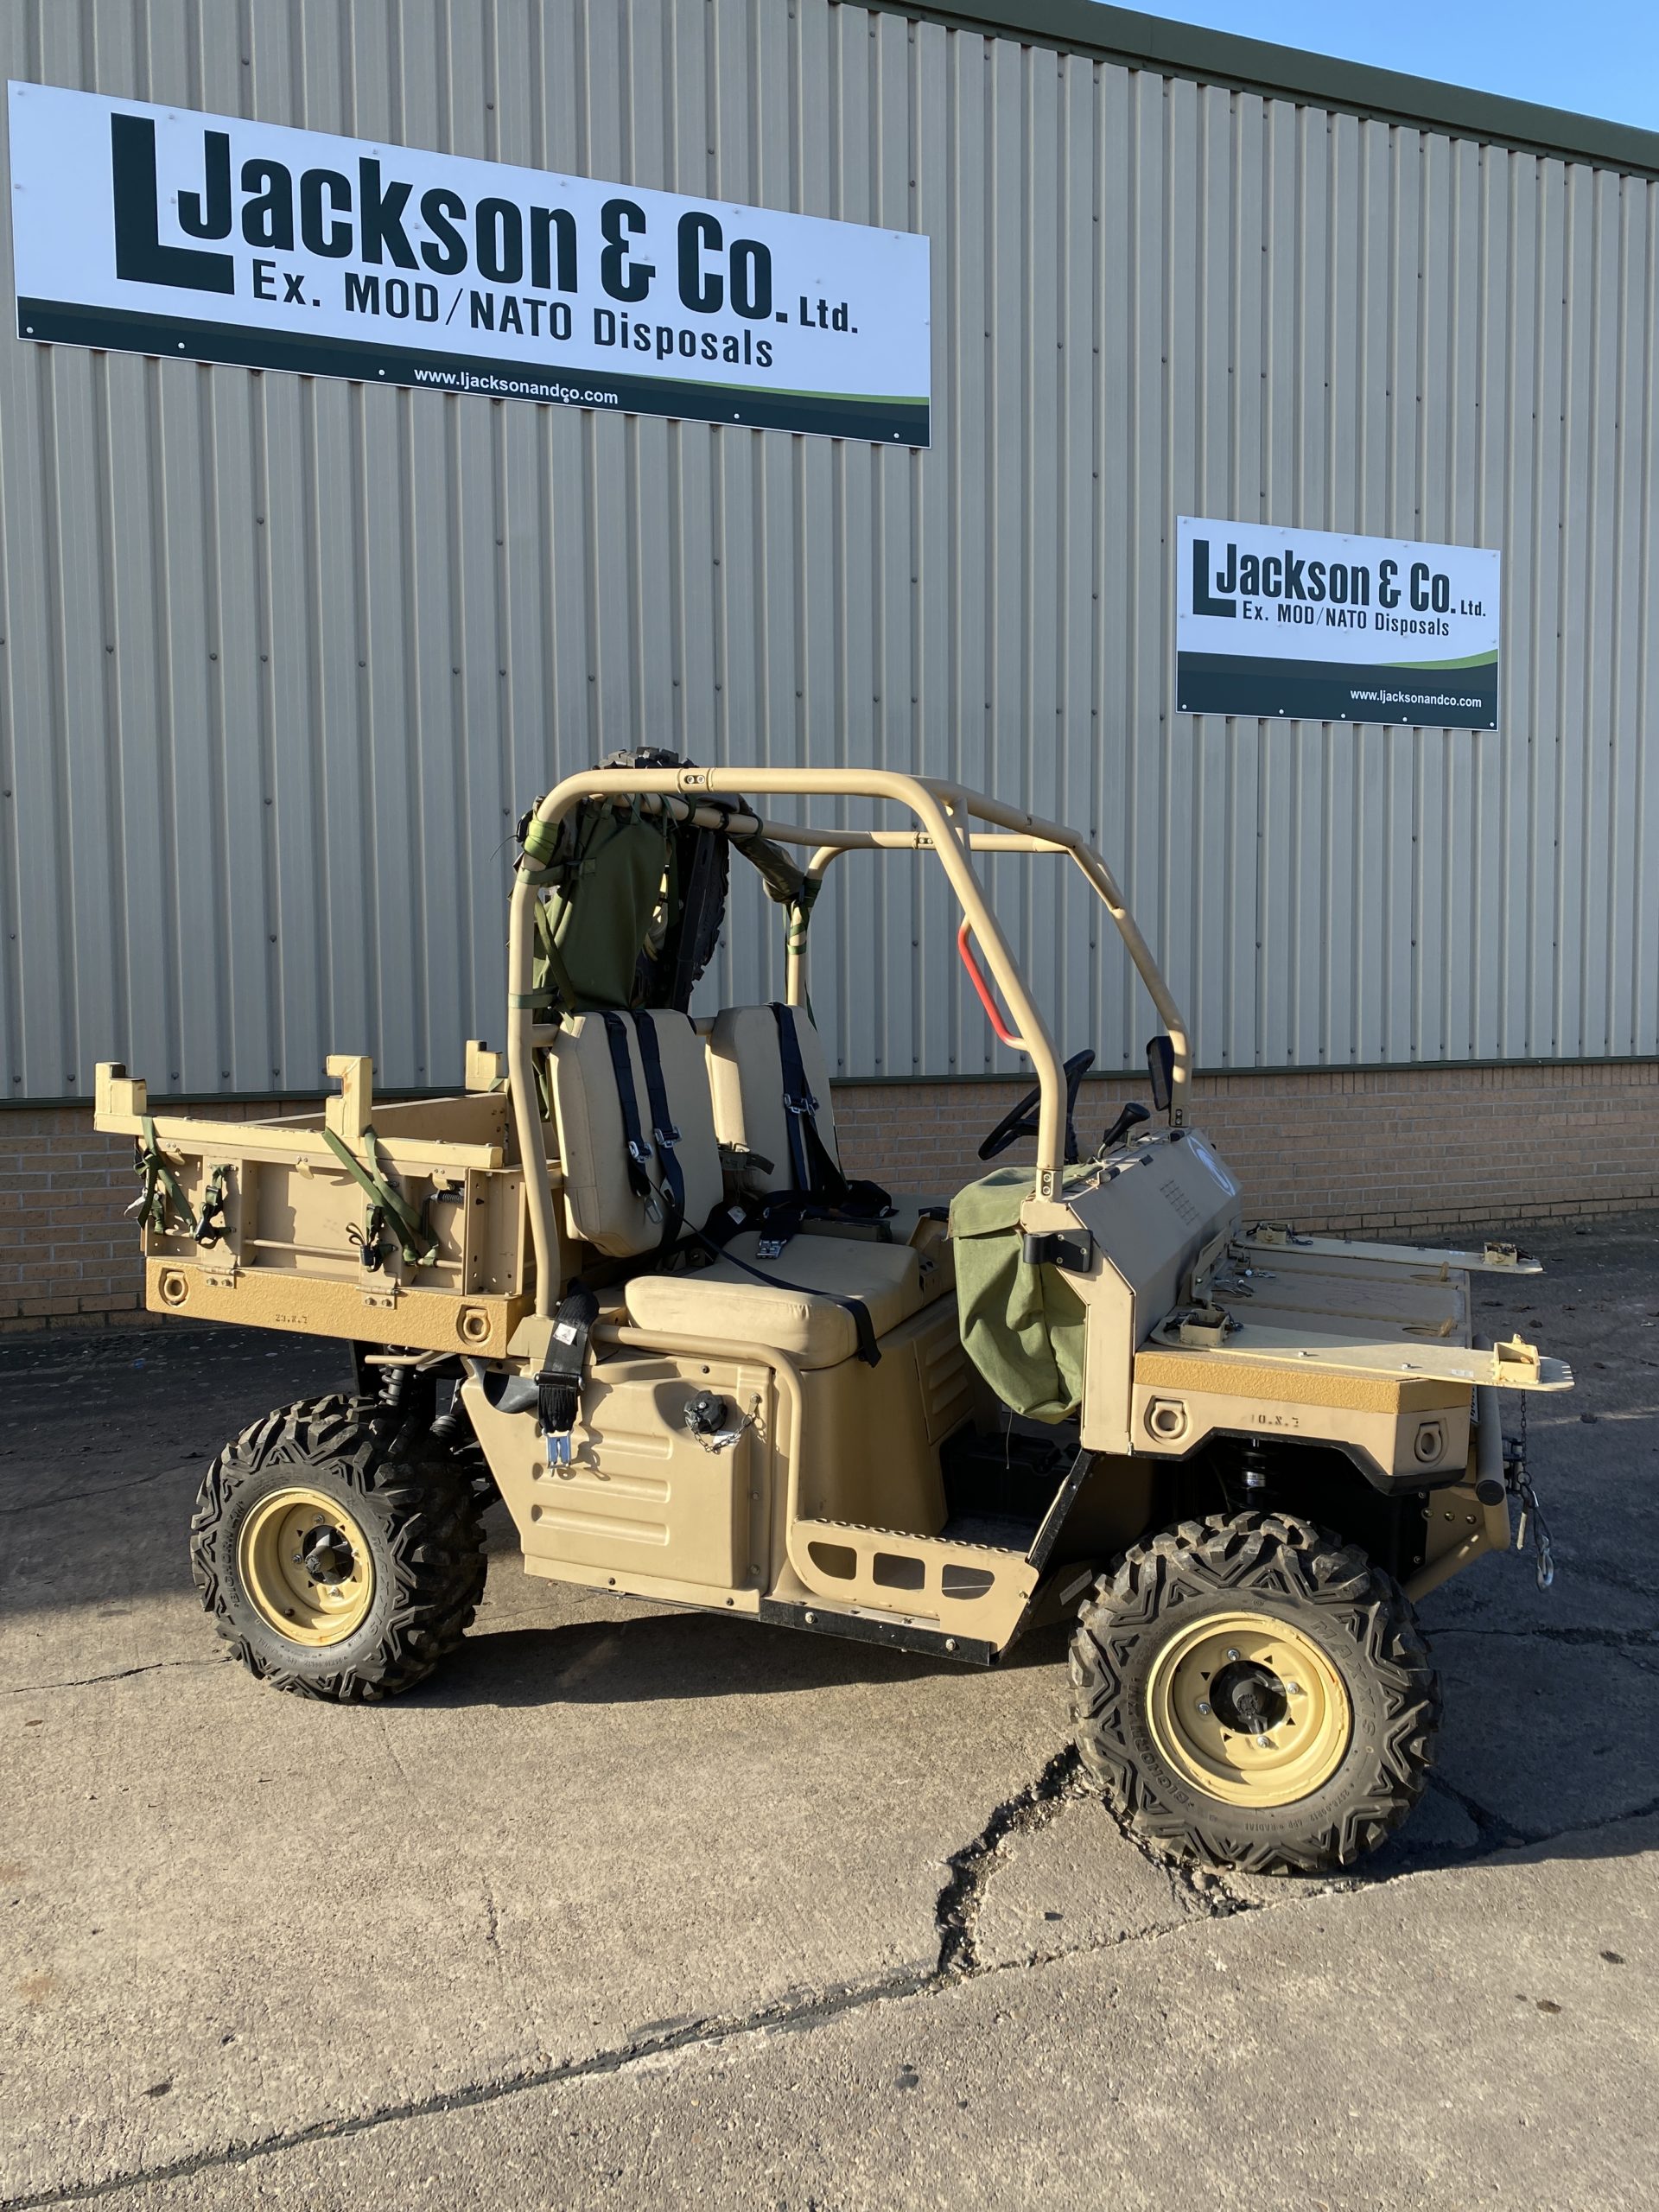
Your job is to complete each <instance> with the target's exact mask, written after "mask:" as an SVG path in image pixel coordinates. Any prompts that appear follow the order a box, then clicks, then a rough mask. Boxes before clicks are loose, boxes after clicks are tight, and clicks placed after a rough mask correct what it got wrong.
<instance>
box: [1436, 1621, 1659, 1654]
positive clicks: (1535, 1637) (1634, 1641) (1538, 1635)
mask: <svg viewBox="0 0 1659 2212" xmlns="http://www.w3.org/2000/svg"><path fill="white" fill-rule="evenodd" d="M1447 1636H1495V1637H1508V1638H1509V1639H1510V1641H1511V1642H1513V1643H1578V1644H1589V1645H1595V1646H1599V1647H1600V1648H1601V1649H1605V1650H1609V1651H1627V1652H1635V1651H1646V1650H1659V1629H1637V1628H1592V1627H1589V1626H1587V1625H1586V1626H1580V1627H1561V1628H1545V1627H1535V1628H1492V1627H1487V1626H1485V1625H1480V1626H1477V1625H1476V1624H1473V1623H1472V1622H1471V1623H1467V1624H1465V1623H1462V1622H1459V1623H1458V1624H1455V1625H1451V1626H1447V1627H1445V1628H1437V1629H1436V1630H1434V1641H1435V1642H1436V1643H1439V1642H1440V1639H1441V1637H1447Z"/></svg>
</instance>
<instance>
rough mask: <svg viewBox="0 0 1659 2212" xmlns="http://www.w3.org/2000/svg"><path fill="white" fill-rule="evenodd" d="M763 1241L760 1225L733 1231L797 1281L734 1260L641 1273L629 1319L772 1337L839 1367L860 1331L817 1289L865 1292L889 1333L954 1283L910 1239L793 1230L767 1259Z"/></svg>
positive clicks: (765, 1265)
mask: <svg viewBox="0 0 1659 2212" xmlns="http://www.w3.org/2000/svg"><path fill="white" fill-rule="evenodd" d="M757 1243H758V1239H757V1238H756V1237H755V1236H753V1234H749V1235H746V1236H734V1238H733V1239H732V1242H731V1244H730V1246H729V1248H728V1249H729V1250H730V1251H731V1252H732V1253H733V1254H734V1255H735V1256H736V1257H737V1258H739V1259H741V1260H747V1262H749V1263H750V1265H751V1266H753V1267H758V1268H760V1269H762V1271H763V1272H764V1273H766V1274H769V1275H775V1276H778V1277H779V1278H780V1280H781V1281H782V1282H787V1283H790V1284H792V1285H798V1286H799V1287H798V1288H791V1289H787V1290H786V1289H784V1288H781V1287H778V1288H774V1287H772V1284H770V1283H761V1282H756V1281H754V1279H753V1276H750V1275H746V1274H743V1273H742V1271H741V1269H740V1268H734V1267H733V1266H732V1265H731V1264H730V1262H728V1261H727V1260H721V1261H719V1262H715V1264H714V1265H712V1266H709V1267H707V1268H696V1269H694V1270H693V1271H691V1272H690V1273H688V1274H641V1275H635V1276H634V1277H633V1279H632V1281H630V1282H629V1283H628V1285H627V1287H626V1296H627V1301H628V1319H629V1320H630V1321H632V1323H633V1325H634V1326H635V1327H636V1328H639V1329H649V1330H652V1331H655V1332H659V1333H660V1334H662V1335H664V1336H686V1337H697V1338H702V1339H704V1340H705V1341H708V1340H711V1339H713V1340H717V1339H720V1338H739V1339H741V1340H742V1341H744V1342H746V1343H748V1344H767V1345H771V1346H772V1347H773V1348H774V1349H775V1350H777V1351H780V1352H782V1353H784V1354H785V1357H787V1358H790V1359H792V1360H794V1361H795V1363H796V1364H797V1365H798V1366H800V1367H804V1368H817V1367H838V1366H839V1365H840V1364H841V1363H842V1360H843V1359H850V1358H851V1357H853V1355H854V1353H855V1351H857V1350H858V1332H857V1331H856V1329H855V1326H854V1325H853V1317H852V1315H851V1314H850V1313H848V1312H847V1310H846V1308H845V1307H844V1306H837V1305H836V1304H835V1303H834V1302H833V1300H831V1299H829V1298H826V1297H822V1296H816V1297H815V1296H814V1295H813V1294H814V1292H823V1291H833V1292H835V1293H836V1294H837V1295H838V1296H840V1297H842V1298H856V1299H858V1300H861V1302H862V1303H863V1305H864V1306H866V1307H867V1308H868V1312H869V1316H870V1325H871V1326H872V1327H873V1328H874V1331H875V1333H876V1335H877V1336H878V1337H884V1336H885V1335H886V1334H887V1332H888V1330H889V1329H896V1328H897V1327H898V1326H899V1323H900V1322H902V1321H907V1320H908V1319H910V1317H911V1315H912V1313H920V1311H921V1310H922V1308H923V1306H927V1305H931V1303H932V1301H933V1300H934V1299H935V1298H937V1297H939V1296H941V1295H942V1294H944V1291H945V1290H946V1289H948V1288H949V1287H950V1272H949V1270H948V1269H946V1268H942V1267H940V1266H939V1265H938V1264H937V1263H936V1262H933V1261H932V1260H931V1255H928V1254H927V1253H925V1252H918V1251H917V1250H916V1249H914V1248H913V1247H912V1246H911V1245H908V1244H867V1243H862V1242H861V1241H860V1240H857V1239H855V1238H852V1237H842V1236H796V1237H792V1238H791V1241H790V1243H788V1244H787V1245H786V1246H785V1249H784V1251H783V1254H782V1255H781V1256H780V1257H779V1258H778V1259H776V1260H762V1259H760V1258H759V1257H758V1255H757V1253H756V1249H755V1248H756V1244H757Z"/></svg>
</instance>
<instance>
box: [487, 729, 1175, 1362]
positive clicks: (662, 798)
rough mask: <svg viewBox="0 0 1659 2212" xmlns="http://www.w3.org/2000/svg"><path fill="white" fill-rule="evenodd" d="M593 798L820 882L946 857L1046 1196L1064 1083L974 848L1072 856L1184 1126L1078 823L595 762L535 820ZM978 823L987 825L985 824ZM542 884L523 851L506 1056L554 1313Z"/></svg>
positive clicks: (1141, 969)
mask: <svg viewBox="0 0 1659 2212" xmlns="http://www.w3.org/2000/svg"><path fill="white" fill-rule="evenodd" d="M734 785H735V786H741V788H742V789H743V790H744V791H746V792H751V793H755V794H759V795H760V796H763V797H772V796H773V795H777V796H780V797H786V798H864V799H879V800H885V801H887V802H888V803H890V804H893V805H895V806H899V807H903V808H905V809H906V810H907V811H908V813H909V814H910V816H911V817H912V821H913V823H914V825H915V826H914V827H913V828H911V829H824V828H818V827H816V826H812V825H808V824H805V823H795V822H788V821H779V820H776V819H774V818H772V817H770V816H765V815H762V814H760V813H759V812H758V811H753V810H747V811H739V810H734V809H733V808H732V806H731V805H730V804H729V802H728V801H727V800H725V799H715V797H714V794H715V792H716V791H721V792H724V791H730V790H731V789H732V788H733V787H734ZM588 799H596V800H600V801H601V802H602V801H604V800H607V799H611V800H617V799H626V800H629V801H632V802H635V803H637V804H639V807H640V809H641V810H642V811H644V812H645V813H660V812H664V811H665V812H666V813H667V814H668V815H669V816H670V817H671V818H672V819H673V820H675V821H677V822H681V823H691V824H692V825H693V826H695V827H696V828H699V829H717V830H723V831H725V832H727V833H728V834H729V835H731V836H735V837H753V836H764V837H766V838H768V839H770V840H772V842H775V843H777V844H780V845H792V846H797V847H800V848H804V849H806V851H807V852H808V853H809V855H810V858H809V859H808V861H807V862H806V868H805V874H806V876H807V879H808V880H809V882H810V883H812V884H814V885H817V884H821V883H822V882H823V877H824V874H825V872H826V871H827V870H828V868H829V865H830V863H831V862H832V861H836V860H837V859H839V858H840V857H841V855H842V854H843V853H849V852H866V851H876V852H932V853H936V854H937V855H938V859H939V862H940V865H941V866H942V867H943V868H944V872H945V875H946V877H947V878H948V880H949V881H950V888H951V890H952V892H953V893H955V895H956V899H957V904H958V906H960V908H961V910H962V928H961V931H960V933H959V940H960V942H961V944H962V946H963V955H964V958H965V960H966V961H967V963H968V965H969V973H970V975H973V974H974V973H975V969H974V963H973V960H972V956H971V953H970V952H969V947H968V938H969V934H971V936H972V937H973V938H976V939H977V940H978V943H979V945H980V948H981V950H982V952H983V954H984V956H985V958H986V961H987V962H988V965H989V968H990V971H991V976H992V978H993V979H994V981H995V983H996V985H997V987H998V988H999V989H1000V990H1001V993H1002V996H1003V999H1004V1001H1005V1003H1006V1004H1007V1007H1008V1008H1009V1010H1010V1012H1011V1013H1012V1014H1013V1017H1014V1025H1015V1026H1014V1030H1013V1031H1012V1032H1009V1031H1007V1030H1006V1029H1003V1028H1002V1027H1001V1024H998V1033H999V1034H1000V1035H1001V1037H1002V1039H1003V1041H1004V1042H1005V1043H1006V1044H1007V1045H1009V1046H1012V1047H1013V1048H1014V1050H1015V1051H1016V1052H1023V1053H1024V1054H1025V1056H1026V1057H1027V1059H1029V1060H1030V1062H1031V1063H1032V1066H1033V1070H1034V1071H1035V1074H1036V1077H1037V1084H1038V1090H1039V1109H1038V1135H1037V1161H1036V1167H1035V1171H1034V1180H1033V1187H1034V1190H1035V1192H1036V1194H1037V1195H1038V1196H1039V1197H1041V1198H1053V1197H1056V1196H1058V1192H1059V1188H1060V1173H1061V1168H1062V1166H1063V1164H1064V1147H1065V1075H1064V1073H1063V1071H1062V1068H1061V1064H1060V1058H1059V1055H1058V1052H1057V1051H1056V1049H1055V1046H1054V1040H1053V1039H1052V1037H1051V1036H1050V1034H1049V1032H1048V1027H1047V1025H1046V1022H1045V1021H1044V1020H1043V1017H1042V1015H1041V1014H1040V1013H1039V1011H1038V1008H1037V1006H1036V1004H1035V1002H1034V1001H1033V999H1032V997H1031V995H1030V993H1029V992H1028V991H1027V988H1026V985H1025V982H1024V979H1023V977H1022V976H1021V975H1020V969H1019V966H1018V964H1017V963H1016V962H1015V960H1014V955H1013V953H1012V952H1011V951H1010V950H1009V947H1008V944H1007V938H1005V937H1004V936H1003V934H1002V931H1001V927H1000V926H999V925H998V922H997V919H996V915H995V911H994V910H993V908H992V906H991V905H990V902H989V900H988V899H987V897H986V895H985V890H984V887H983V885H982V883H981V881H980V879H979V876H978V874H977V872H976V869H975V868H974V864H973V857H972V856H973V855H974V854H976V853H1054V854H1065V855H1069V856H1070V857H1071V860H1072V861H1075V863H1076V864H1077V868H1079V869H1080V870H1081V871H1082V873H1083V874H1084V878H1085V879H1086V880H1087V881H1088V882H1089V883H1090V886H1091V887H1093V889H1094V891H1095V893H1096V896H1097V897H1098V898H1099V899H1100V901H1101V903H1102V905H1103V906H1104V907H1105V908H1106V911H1107V912H1108V913H1109V915H1110V916H1111V918H1112V920H1113V923H1114V924H1115V925H1116V929H1117V931H1118V934H1119V936H1120V937H1121V938H1122V940H1123V943H1124V945H1125V947H1126V948H1127V950H1128V955H1129V957H1130V959H1131V960H1132V961H1133V963H1135V972H1136V974H1137V975H1138V976H1140V978H1141V982H1142V983H1144V984H1145V986H1146V988H1147V995H1148V996H1149V997H1150V998H1151V1000H1152V1002H1153V1004H1154V1007H1156V1009H1157V1011H1158V1014H1159V1017H1160V1020H1162V1022H1163V1025H1164V1027H1165V1029H1166V1032H1167V1033H1168V1035H1169V1038H1170V1041H1171V1043H1172V1045H1173V1048H1174V1065H1173V1071H1172V1076H1171V1084H1170V1109H1169V1116H1170V1122H1171V1123H1172V1125H1173V1126H1178V1127H1179V1125H1180V1124H1181V1123H1182V1122H1184V1121H1185V1116H1186V1103H1187V1084H1188V1080H1189V1077H1190V1074H1191V1069H1192V1054H1191V1048H1190V1045H1189V1042H1188V1039H1187V1033H1186V1025H1185V1021H1184V1020H1182V1017H1181V1013H1180V1009H1179V1007H1177V1005H1176V1003H1175V1001H1174V998H1173V995H1171V992H1170V988H1169V985H1168V983H1167V982H1166V980H1165V978H1164V975H1163V972H1162V970H1161V969H1160V967H1159V965H1158V963H1157V961H1156V960H1155V959H1154V957H1153V953H1152V949H1151V947H1150V946H1149V945H1148V944H1147V941H1146V938H1144V937H1143V936H1142V935H1141V931H1140V929H1139V927H1138V925H1136V922H1135V917H1134V915H1133V914H1131V913H1130V912H1129V910H1128V906H1127V905H1126V904H1125V902H1124V899H1123V894H1122V892H1121V891H1120V890H1119V889H1118V887H1117V884H1116V880H1114V878H1113V875H1112V873H1111V870H1110V869H1109V868H1108V867H1107V865H1106V863H1105V861H1103V859H1102V858H1101V856H1100V855H1099V854H1098V853H1097V852H1096V850H1095V849H1094V847H1093V846H1092V845H1090V843H1089V842H1087V840H1086V839H1084V838H1083V837H1081V836H1078V834H1077V832H1076V831H1075V830H1073V829H1066V828H1065V827H1064V826H1063V825H1062V824H1061V823H1056V822H1048V821H1046V820H1044V819H1043V818H1042V817H1040V816H1039V815H1035V814H1031V813H1028V812H1027V811H1026V810H1024V809H1022V808H1019V807H1013V806H1006V805H1004V804H1001V802H1000V801H999V800H997V799H994V798H988V796H987V795H986V794H985V793H984V792H982V791H969V790H967V789H965V788H964V787H963V786H962V785H958V784H952V783H946V782H943V781H940V780H938V779H935V778H932V777H923V776H906V775H900V774H898V773H896V772H893V771H891V770H887V769H850V768H761V767H754V768H737V769H733V768H721V769H712V768H692V767H680V768H656V767H652V768H646V767H626V768H590V769H585V770H583V771H582V772H581V773H579V774H577V775H574V776H567V777H566V778H565V779H564V780H563V782H562V783H560V784H557V785H555V786H554V788H553V789H552V790H551V791H549V793H548V794H547V796H546V798H543V800H542V801H541V802H540V804H538V805H537V807H536V808H535V809H534V810H533V813H532V817H531V819H532V821H533V822H535V823H539V824H541V825H542V826H543V830H544V831H547V832H556V830H557V829H558V826H559V824H560V823H562V822H563V819H564V817H566V816H567V815H568V814H569V813H570V812H571V811H572V810H573V809H575V807H577V806H579V805H580V804H582V801H584V800H588ZM975 823H983V824H985V825H987V826H986V827H984V828H982V829H976V828H975V827H974V826H973V825H974V824H975ZM542 881H543V879H542V875H541V871H540V870H539V869H538V868H537V867H536V865H535V864H534V863H533V862H532V861H531V860H530V858H529V856H528V855H525V856H524V857H523V858H521V859H520V861H519V862H518V869H517V873H516V874H515V876H514V880H513V887H512V905H511V909H510V921H509V930H508V939H507V1031H506V1058H507V1069H508V1075H509V1090H510V1093H511V1099H512V1116H513V1122H514V1126H515V1128H516V1130H517V1133H518V1146H519V1154H520V1157H521V1159H522V1160H523V1161H524V1166H525V1169H526V1171H527V1172H526V1175H525V1182H524V1192H525V1198H526V1202H527V1205H528V1210H529V1216H530V1226H531V1242H532V1243H533V1246H534V1249H535V1254H536V1300H537V1313H538V1314H540V1315H542V1316H543V1317H549V1318H550V1317H551V1315H552V1313H553V1312H554V1310H555V1308H556V1306H557V1303H558V1298H559V1280H558V1270H557V1266H556V1253H557V1250H558V1231H557V1227H556V1219H555V1214H554V1200H553V1193H552V1190H551V1187H550V1182H549V1179H548V1175H547V1172H546V1169H547V1144H546V1136H545V1125H544V1123H543V1120H542V1117H541V1113H540V1109H539V1105H538V1092H537V1082H536V1065H535V1055H536V1052H537V1049H538V1047H540V1046H544V1045H546V1044H548V1043H550V1041H551V1039H552V1037H553V1035H554V1034H555V1031H554V1029H553V1028H552V1027H550V1025H549V1024H548V1023H547V1022H546V1021H545V1020H537V1014H538V1011H539V1003H540V1002H539V1001H538V1000H537V996H536V994H535V992H534V990H533V988H532V985H533V966H534V958H535V928H534V921H535V911H536V900H537V897H538V896H539V895H540V892H541V888H542ZM977 980H978V979H977V978H976V985H977ZM981 995H982V998H984V999H985V1000H986V1004H987V1008H988V1011H989V1010H990V1001H989V999H988V995H987V994H986V993H985V992H984V991H983V990H981ZM785 997H786V999H787V1001H788V1002H789V1003H790V1004H791V1006H799V1005H801V1004H803V1003H804V999H805V948H804V931H802V930H800V929H791V931H789V933H788V938H787V950H786V955H785ZM993 1018H995V1017H993ZM537 1169H539V1170H540V1172H539V1173H537V1172H536V1171H537Z"/></svg>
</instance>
